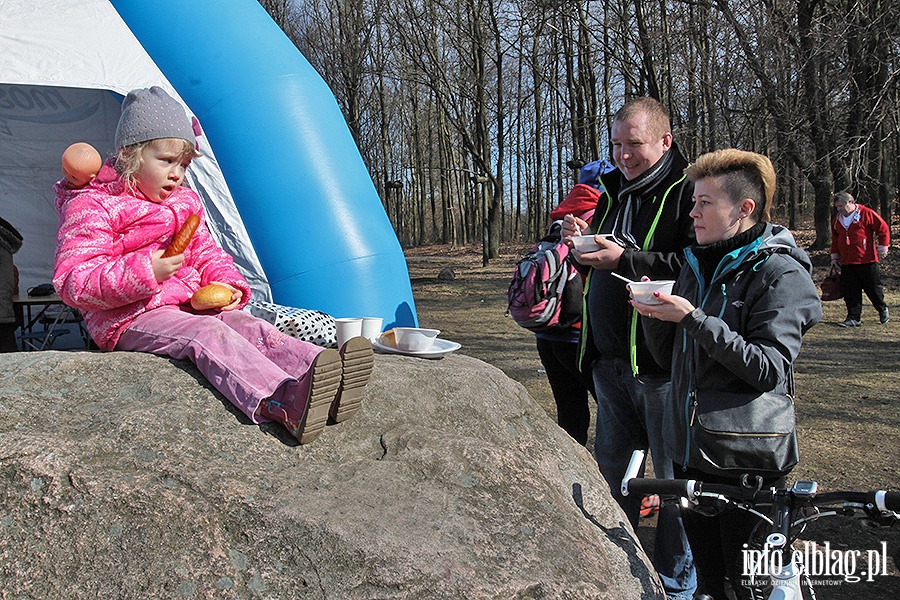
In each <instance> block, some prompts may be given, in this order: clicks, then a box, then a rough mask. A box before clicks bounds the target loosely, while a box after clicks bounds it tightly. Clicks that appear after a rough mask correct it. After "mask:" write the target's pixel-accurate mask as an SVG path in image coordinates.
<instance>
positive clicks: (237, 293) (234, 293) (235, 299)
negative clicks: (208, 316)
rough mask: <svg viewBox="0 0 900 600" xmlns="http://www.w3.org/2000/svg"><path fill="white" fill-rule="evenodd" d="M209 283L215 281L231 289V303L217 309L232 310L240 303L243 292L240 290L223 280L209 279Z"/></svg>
mask: <svg viewBox="0 0 900 600" xmlns="http://www.w3.org/2000/svg"><path fill="white" fill-rule="evenodd" d="M210 283H216V284H218V285H221V286H225V287H227V288H228V289H229V290H231V304H229V305H228V306H223V307H222V308H220V309H219V310H234V309H236V308H237V307H238V305H239V304H240V303H241V299H243V297H244V292H242V291H241V290H239V289H237V288H236V287H234V286H233V285H230V284H228V283H225V282H223V281H211V282H210Z"/></svg>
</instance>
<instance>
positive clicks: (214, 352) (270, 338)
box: [115, 306, 323, 423]
mask: <svg viewBox="0 0 900 600" xmlns="http://www.w3.org/2000/svg"><path fill="white" fill-rule="evenodd" d="M115 349H116V350H126V351H132V352H150V353H152V354H164V355H166V356H171V357H172V358H176V359H179V360H181V359H188V360H190V361H191V362H192V363H194V364H195V365H197V368H198V369H200V372H201V373H203V376H204V377H206V379H207V380H208V381H209V382H210V383H211V384H212V385H213V387H215V388H216V389H217V390H219V392H220V393H221V394H222V395H223V396H225V397H226V398H228V399H229V400H230V401H231V402H232V404H234V405H235V406H237V407H238V408H239V409H241V411H242V412H243V413H244V414H245V415H247V416H248V417H250V419H251V420H252V421H253V422H254V423H260V422H263V421H267V420H268V419H265V418H262V417H260V416H259V415H257V414H256V413H257V411H258V409H259V403H260V402H261V401H262V400H264V399H266V398H273V399H275V400H280V399H281V397H282V395H285V394H293V395H295V396H296V397H297V398H306V397H307V396H309V379H310V377H308V376H307V375H308V373H309V371H310V365H312V363H313V361H314V360H315V358H316V356H317V355H318V354H319V353H320V352H321V351H322V350H323V348H320V347H319V346H316V345H315V344H310V343H309V342H304V341H301V340H298V339H296V338H293V337H291V336H289V335H285V334H284V333H281V332H280V331H278V329H276V328H275V327H274V326H273V325H271V324H270V323H268V322H266V321H263V320H262V319H259V318H257V317H254V316H253V315H251V314H249V313H246V312H244V311H241V310H231V311H225V312H220V313H216V314H202V315H200V314H195V313H192V312H189V310H185V309H183V308H181V307H179V306H162V307H160V308H156V309H153V310H150V311H147V312H145V313H144V314H142V315H140V316H138V317H137V318H136V319H135V320H134V321H133V322H132V323H131V325H130V326H129V327H128V329H126V330H125V332H124V333H123V334H122V336H121V337H120V338H119V342H118V343H117V344H116V347H115Z"/></svg>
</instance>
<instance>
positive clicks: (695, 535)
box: [675, 464, 785, 600]
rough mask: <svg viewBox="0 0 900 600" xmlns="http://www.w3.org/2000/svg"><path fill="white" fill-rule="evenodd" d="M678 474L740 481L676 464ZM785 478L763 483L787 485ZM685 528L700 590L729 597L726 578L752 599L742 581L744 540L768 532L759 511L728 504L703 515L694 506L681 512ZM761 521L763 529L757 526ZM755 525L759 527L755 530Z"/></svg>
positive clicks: (737, 593) (736, 483) (736, 591)
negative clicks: (718, 511)
mask: <svg viewBox="0 0 900 600" xmlns="http://www.w3.org/2000/svg"><path fill="white" fill-rule="evenodd" d="M675 476H676V477H679V478H684V479H697V480H698V481H705V482H707V483H722V484H727V485H734V486H739V485H740V481H739V480H737V479H731V478H728V477H717V476H715V475H708V474H706V473H704V472H702V471H698V470H696V469H687V470H683V469H682V468H681V465H678V464H676V465H675ZM784 482H785V478H784V477H782V478H779V479H765V480H764V481H763V487H764V488H768V487H771V486H782V485H784ZM682 521H683V522H684V531H685V533H687V538H688V542H690V544H691V552H693V554H694V566H695V567H697V593H698V594H699V593H704V594H709V595H710V596H712V597H713V598H715V599H716V600H719V599H720V598H721V599H722V600H728V596H727V595H726V592H725V587H726V580H727V581H728V582H729V583H730V584H731V589H732V591H733V592H734V595H735V597H737V598H738V599H739V600H749V599H750V598H751V594H750V590H749V589H748V588H746V587H744V586H743V585H742V582H746V581H747V580H748V579H749V578H748V577H747V576H745V574H744V572H743V571H744V568H743V567H744V554H743V552H742V551H743V550H744V544H747V543H748V540H749V538H750V535H751V534H752V533H755V534H757V535H756V536H755V537H754V539H758V534H761V535H762V538H765V536H766V535H767V534H768V530H767V529H766V527H767V526H766V524H765V522H764V521H763V520H762V519H760V518H759V517H757V516H756V515H754V514H752V513H749V512H747V511H745V510H741V509H739V508H726V509H725V510H723V511H722V512H721V513H720V514H717V515H715V516H712V517H710V516H706V515H701V514H699V513H697V512H696V511H693V510H685V511H684V513H683V514H682ZM757 525H759V527H760V529H756V527H757ZM754 529H756V531H754Z"/></svg>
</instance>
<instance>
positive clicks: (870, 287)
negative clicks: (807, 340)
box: [831, 192, 891, 327]
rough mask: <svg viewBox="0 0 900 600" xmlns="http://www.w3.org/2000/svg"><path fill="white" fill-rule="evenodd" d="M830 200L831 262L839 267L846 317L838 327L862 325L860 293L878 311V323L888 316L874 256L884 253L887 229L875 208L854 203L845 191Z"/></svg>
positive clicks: (876, 260) (884, 320) (886, 320)
mask: <svg viewBox="0 0 900 600" xmlns="http://www.w3.org/2000/svg"><path fill="white" fill-rule="evenodd" d="M831 201H832V202H833V204H834V207H835V208H836V209H837V215H836V216H835V217H834V221H832V222H831V264H833V265H838V266H839V268H840V271H841V292H842V293H843V295H844V303H845V304H846V305H847V318H846V319H845V320H844V321H841V322H840V323H838V325H839V326H840V327H859V326H860V325H862V293H863V292H865V293H866V296H868V297H869V300H870V301H871V302H872V306H874V307H875V310H877V311H878V320H879V321H881V323H882V324H884V323H887V322H888V320H889V319H890V315H889V313H888V307H887V304H885V302H884V289H883V288H882V287H881V275H880V274H879V272H878V259H879V258H884V257H885V256H887V253H888V247H889V246H890V245H891V229H890V227H888V225H887V223H885V222H884V219H882V218H881V215H879V214H878V213H877V212H875V211H874V210H872V209H871V208H869V207H867V206H863V205H861V204H857V202H856V200H854V198H853V196H851V195H850V194H849V193H847V192H837V193H836V194H835V195H834V196H832V199H831Z"/></svg>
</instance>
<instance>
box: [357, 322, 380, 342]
mask: <svg viewBox="0 0 900 600" xmlns="http://www.w3.org/2000/svg"><path fill="white" fill-rule="evenodd" d="M383 322H384V319H382V318H381V317H363V318H362V332H361V333H360V335H362V336H363V337H364V338H366V339H367V340H369V341H370V342H374V341H375V339H376V338H377V337H378V336H379V335H381V324H382V323H383Z"/></svg>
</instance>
